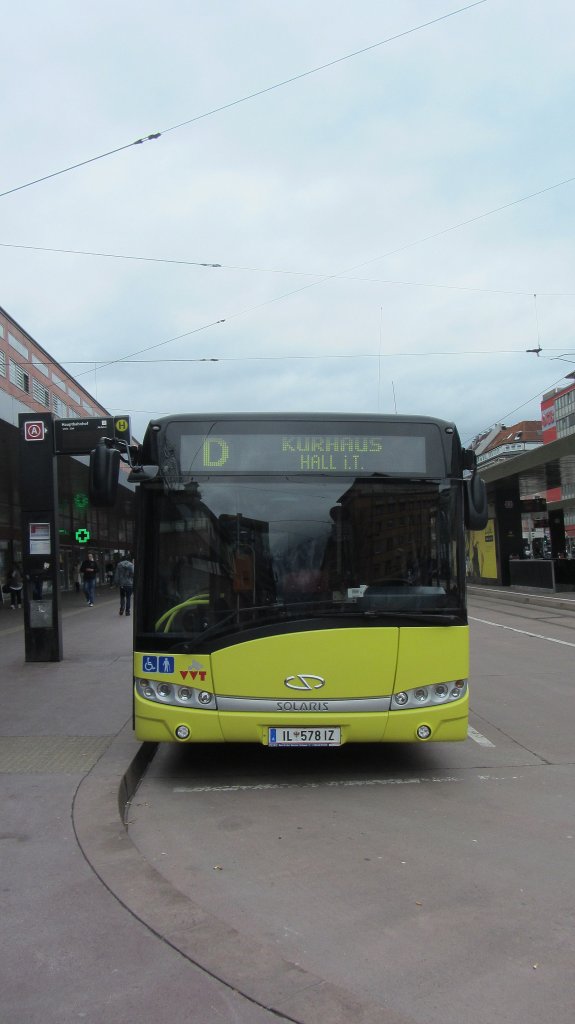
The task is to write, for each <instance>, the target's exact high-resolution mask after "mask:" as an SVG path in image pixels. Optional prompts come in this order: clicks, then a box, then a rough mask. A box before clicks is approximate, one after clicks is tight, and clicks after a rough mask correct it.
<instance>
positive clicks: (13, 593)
mask: <svg viewBox="0 0 575 1024" xmlns="http://www.w3.org/2000/svg"><path fill="white" fill-rule="evenodd" d="M6 582H7V584H8V591H9V594H10V608H11V609H12V611H13V612H15V611H16V609H17V608H21V607H22V585H23V584H22V573H21V572H20V570H19V568H18V566H17V565H13V566H12V568H11V569H10V572H9V573H8V577H7V581H6Z"/></svg>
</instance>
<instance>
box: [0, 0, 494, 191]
mask: <svg viewBox="0 0 575 1024" xmlns="http://www.w3.org/2000/svg"><path fill="white" fill-rule="evenodd" d="M485 3H488V0H475V2H474V3H471V4H467V6H466V7H460V8H458V10H456V11H449V12H448V13H447V14H442V15H440V16H439V17H437V18H433V19H432V20H431V21H426V22H423V23H422V24H421V25H414V26H413V27H412V28H409V29H405V30H404V31H403V32H398V33H396V34H395V35H393V36H389V37H388V38H387V39H380V40H379V42H377V43H371V45H370V46H364V47H362V49H360V50H355V51H354V52H353V53H348V54H346V55H345V56H344V57H336V58H335V59H334V60H331V61H328V62H327V63H326V64H321V65H319V66H318V67H316V68H310V69H309V70H308V71H302V72H301V73H300V74H298V75H292V77H291V78H286V79H285V80H284V81H282V82H276V83H275V84H274V85H268V86H266V87H265V88H264V89H258V90H257V91H256V92H252V93H249V94H248V95H247V96H242V97H240V98H239V99H236V100H231V101H230V102H229V103H224V104H223V105H222V106H220V107H214V108H213V109H212V110H207V111H205V112H204V113H203V114H196V115H195V116H194V117H190V118H188V119H187V120H186V121H180V122H179V123H178V124H173V125H171V127H169V128H162V130H161V131H158V132H151V133H150V134H149V135H144V136H142V138H140V139H136V140H135V141H134V142H127V143H126V144H125V145H123V146H117V147H116V148H115V149H110V150H108V151H107V152H106V153H100V154H99V155H98V156H92V157H89V158H88V159H87V160H80V161H79V162H78V163H75V164H71V165H70V166H69V167H63V168H61V170H59V171H53V172H52V173H51V174H45V175H43V176H42V177H41V178H35V179H34V180H33V181H27V182H25V183H24V184H23V185H16V186H15V187H14V188H10V189H7V190H6V191H5V192H0V199H2V198H4V196H9V195H12V194H13V193H14V192H21V191H22V189H25V188H30V187H31V186H32V185H39V184H40V183H41V182H43V181H48V180H49V179H50V178H57V177H58V176H59V175H61V174H67V173H68V172H69V171H75V170H77V169H78V168H79V167H85V166H86V165H87V164H92V163H96V161H98V160H104V159H105V158H106V157H109V156H114V155H115V154H116V153H121V152H123V151H124V150H126V149H131V148H132V147H133V146H140V145H143V144H144V143H145V142H152V141H154V140H156V139H159V138H161V137H162V136H163V135H167V134H168V133H169V132H175V131H177V130H178V129H180V128H184V127H186V126H188V125H190V124H195V123H196V122H197V121H201V120H204V119H205V118H207V117H212V116H213V115H214V114H220V113H222V112H223V111H224V110H231V109H232V107H237V106H239V105H240V104H241V103H247V102H248V101H249V100H253V99H256V98H257V97H258V96H264V95H265V94H266V93H269V92H273V91H274V90H275V89H282V88H284V87H285V86H286V85H292V84H293V83H294V82H299V81H301V79H302V78H309V77H310V75H315V74H318V72H320V71H326V70H327V69H328V68H331V67H334V66H335V65H336V64H341V63H343V62H344V61H346V60H352V58H354V57H359V56H361V55H362V54H364V53H369V51H370V50H375V49H377V48H378V47H379V46H385V45H386V44H387V43H392V42H396V41H397V40H398V39H403V38H405V37H406V36H409V35H413V34H414V33H415V32H420V31H421V30H422V29H424V28H430V27H431V26H432V25H437V24H439V22H441V21H446V20H447V19H448V18H454V17H455V16H456V15H457V14H464V13H465V12H466V11H470V10H471V9H472V8H473V7H480V6H481V5H482V4H485Z"/></svg>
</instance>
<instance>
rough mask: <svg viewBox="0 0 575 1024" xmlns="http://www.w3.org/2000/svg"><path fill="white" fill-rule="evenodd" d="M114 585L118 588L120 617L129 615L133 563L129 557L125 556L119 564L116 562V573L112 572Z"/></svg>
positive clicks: (132, 585) (132, 583)
mask: <svg viewBox="0 0 575 1024" xmlns="http://www.w3.org/2000/svg"><path fill="white" fill-rule="evenodd" d="M114 583H115V585H116V586H117V587H119V588H120V611H119V614H120V615H124V613H125V614H126V615H129V614H130V605H131V602H132V591H133V589H134V563H133V561H132V557H131V555H129V554H127V555H125V556H124V558H123V559H122V561H121V562H118V564H117V566H116V571H115V572H114Z"/></svg>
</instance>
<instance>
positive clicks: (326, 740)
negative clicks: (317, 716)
mask: <svg viewBox="0 0 575 1024" xmlns="http://www.w3.org/2000/svg"><path fill="white" fill-rule="evenodd" d="M268 744H269V746H270V747H339V746H340V744H341V729H340V727H339V726H331V725H330V726H325V725H322V726H319V727H318V726H314V727H313V728H312V727H311V726H310V727H308V728H301V729H284V728H283V726H282V727H281V728H276V729H269V730H268Z"/></svg>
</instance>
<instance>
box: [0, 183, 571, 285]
mask: <svg viewBox="0 0 575 1024" xmlns="http://www.w3.org/2000/svg"><path fill="white" fill-rule="evenodd" d="M569 180H571V179H569ZM551 187H552V188H553V187H558V186H551ZM539 194H540V193H535V195H539ZM521 201H522V200H517V202H521ZM483 216H488V214H484V215H483ZM0 249H23V250H26V251H31V252H49V253H58V254H60V255H66V256H93V257H96V258H101V259H112V260H126V261H134V262H137V263H160V264H167V265H175V266H183V267H203V268H206V269H209V270H230V271H237V272H242V273H248V274H276V275H278V276H284V277H313V278H316V279H317V280H318V281H319V282H320V283H321V281H323V280H327V279H328V278H329V275H326V274H325V272H318V271H309V270H284V269H281V268H276V267H245V266H239V265H237V264H230V263H210V262H208V261H200V260H184V259H175V258H172V257H161V256H134V255H131V254H128V253H115V252H98V251H96V250H90V249H62V248H56V247H54V246H46V245H23V244H20V243H15V242H0ZM377 258H378V259H384V257H383V256H381V257H377ZM337 279H338V280H339V281H357V282H360V283H363V284H384V285H392V286H394V287H403V288H438V289H444V290H446V291H458V292H477V293H478V294H481V295H520V296H531V295H533V291H532V290H530V289H525V290H521V289H516V288H478V287H473V286H471V285H458V284H442V283H438V282H433V281H395V280H392V279H389V278H379V277H357V276H354V277H351V276H350V275H349V274H346V273H345V272H342V273H341V274H338V275H337ZM537 294H538V295H539V296H543V297H545V298H550V297H551V298H564V297H568V296H575V292H544V291H541V290H539V291H538V292H537Z"/></svg>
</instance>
